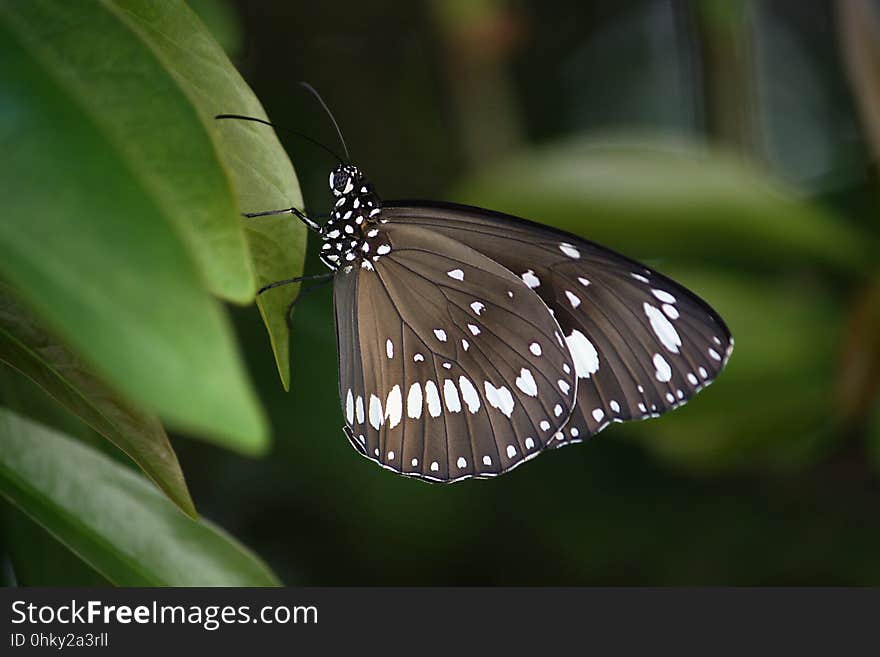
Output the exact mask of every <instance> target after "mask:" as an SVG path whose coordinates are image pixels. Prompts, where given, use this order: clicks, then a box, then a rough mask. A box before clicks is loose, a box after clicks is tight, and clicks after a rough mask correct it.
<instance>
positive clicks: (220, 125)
mask: <svg viewBox="0 0 880 657" xmlns="http://www.w3.org/2000/svg"><path fill="white" fill-rule="evenodd" d="M104 4H105V5H106V6H108V7H113V8H115V11H116V13H117V15H118V16H119V17H120V19H121V20H123V21H124V22H125V23H126V24H127V25H129V27H130V28H131V29H132V31H133V32H134V34H136V35H137V36H138V37H139V38H140V39H142V40H143V41H144V42H145V43H147V44H149V46H150V48H151V49H152V50H153V52H154V53H155V54H156V56H157V57H158V58H159V59H160V60H161V61H162V63H163V64H164V66H165V67H167V69H168V71H169V72H170V73H171V74H172V75H173V76H174V78H175V79H176V80H177V81H178V83H179V84H180V86H181V88H183V89H185V90H186V93H187V95H188V97H189V99H190V101H191V102H192V103H193V105H194V106H195V108H196V109H197V111H198V112H199V115H200V116H201V118H202V121H203V122H205V123H206V124H208V131H209V133H210V134H211V136H212V137H213V139H214V144H215V146H216V149H217V154H218V155H219V157H220V160H221V162H222V163H223V165H224V167H225V169H226V172H227V175H228V176H229V180H230V181H231V184H232V189H233V192H234V194H235V197H236V198H237V200H238V204H239V208H240V210H241V211H243V212H253V211H262V210H275V209H281V208H289V207H293V206H296V207H298V208H300V209H302V208H303V201H302V195H301V193H300V189H299V182H298V181H297V179H296V175H295V174H294V171H293V167H292V166H291V164H290V160H289V159H288V158H287V155H286V154H285V152H284V149H283V148H282V147H281V144H280V143H279V141H278V138H277V137H276V136H275V133H274V132H273V131H272V129H271V128H269V127H266V126H261V125H257V124H254V123H248V122H244V121H215V120H214V116H215V115H217V114H244V115H247V116H254V117H258V118H262V119H265V118H266V113H265V111H264V110H263V107H262V105H260V102H259V101H258V100H257V98H256V96H254V94H253V92H252V91H251V90H250V88H249V87H248V86H247V84H246V83H245V82H244V80H242V78H241V76H239V74H238V73H237V72H236V71H235V69H234V68H233V67H232V65H231V64H230V63H229V60H228V58H227V57H226V55H225V54H224V53H223V51H222V50H221V48H220V46H219V45H218V44H217V43H216V42H215V41H214V40H213V39H211V38H210V37H209V36H208V35H207V33H206V30H205V28H204V26H203V25H202V24H201V22H200V21H199V19H198V17H197V16H196V15H195V14H194V13H193V12H192V11H190V10H189V8H187V7H182V6H180V4H179V3H176V2H168V1H165V2H153V1H148V0H126V1H125V2H111V1H110V0H105V2H104ZM243 222H244V226H245V235H246V237H247V241H248V246H249V249H250V257H251V262H252V267H253V269H254V272H255V273H256V278H257V284H258V285H259V286H262V285H265V284H266V283H272V282H274V281H280V280H283V279H287V278H293V277H295V276H299V275H300V274H301V273H302V267H303V261H304V258H305V246H306V230H305V228H304V226H303V225H302V224H301V223H300V222H299V221H296V220H294V219H291V217H290V216H289V215H281V216H275V217H263V218H259V219H244V220H243ZM298 287H299V286H297V285H287V286H283V287H279V288H275V289H273V290H270V291H269V292H266V293H265V294H262V295H260V296H259V297H258V298H257V305H258V306H259V309H260V313H261V315H262V317H263V322H264V323H265V325H266V328H267V329H268V331H269V339H270V342H271V345H272V350H273V352H274V354H275V362H276V364H277V366H278V372H279V374H280V376H281V381H282V384H283V385H284V387H285V389H287V388H289V386H290V362H289V361H290V356H289V350H288V343H289V339H290V336H289V329H288V325H287V319H286V314H287V307H288V305H289V304H290V302H291V301H292V300H293V299H294V297H295V296H296V294H297V292H298Z"/></svg>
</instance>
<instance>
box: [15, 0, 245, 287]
mask: <svg viewBox="0 0 880 657" xmlns="http://www.w3.org/2000/svg"><path fill="white" fill-rule="evenodd" d="M166 4H169V5H171V3H166ZM174 4H177V3H174ZM3 9H4V13H5V18H6V21H7V23H8V25H9V26H10V27H11V29H12V30H13V31H14V32H16V33H17V35H18V36H19V38H20V40H21V41H22V42H23V44H24V45H25V47H26V48H27V50H28V51H29V53H30V55H31V57H33V58H34V59H36V60H38V61H39V62H40V63H41V65H42V67H43V68H44V70H45V71H46V72H47V74H48V75H50V76H51V77H52V78H54V81H55V82H56V84H58V85H59V86H60V87H62V88H63V90H64V91H65V93H66V94H67V95H68V96H69V97H70V100H71V101H72V102H74V103H76V104H77V105H79V107H80V108H81V109H82V111H84V113H85V114H87V116H88V118H89V119H90V120H91V121H92V122H93V123H94V124H95V125H96V126H97V127H98V128H99V129H100V130H101V131H102V132H103V133H104V134H105V135H106V136H107V138H108V139H109V140H110V142H111V143H112V145H113V148H114V150H115V151H116V153H117V154H118V157H119V158H120V159H121V160H122V161H123V162H124V163H125V165H126V167H127V168H128V169H129V170H130V172H131V175H132V176H133V177H134V178H135V179H136V180H137V181H138V183H139V185H140V186H141V187H142V188H143V189H144V190H145V191H147V192H148V193H149V195H150V196H151V198H152V199H153V200H154V202H155V203H156V205H157V206H158V207H159V209H160V210H161V212H162V213H163V215H164V216H165V217H167V219H168V220H169V221H170V222H172V223H173V225H174V226H175V227H176V228H177V229H178V230H179V233H180V235H181V236H182V237H183V238H184V239H185V240H186V244H187V246H188V247H189V251H190V253H191V254H192V256H193V258H194V260H195V262H196V263H197V265H198V267H199V270H200V271H201V273H202V275H203V276H204V279H205V281H206V283H207V285H208V286H209V287H210V289H211V290H212V291H213V292H214V293H216V294H218V295H220V296H222V297H224V298H227V299H231V300H234V301H239V302H247V301H250V299H251V298H252V296H253V293H254V280H253V274H252V272H251V268H250V263H249V262H248V254H247V246H246V242H245V238H244V233H243V231H242V228H241V225H240V222H239V220H238V219H239V218H238V214H237V212H236V203H235V198H234V196H233V193H232V187H231V185H230V182H229V178H228V176H227V175H226V172H225V171H224V168H223V166H222V164H221V162H220V160H219V158H218V157H217V151H216V148H215V145H214V143H213V142H212V140H211V136H210V133H209V132H208V131H207V130H206V129H205V122H204V120H203V117H202V116H201V115H200V113H199V112H198V111H197V109H196V108H195V107H194V106H193V103H192V101H191V100H190V98H189V93H188V91H189V90H188V88H187V86H186V84H181V83H180V82H179V81H178V80H177V79H176V77H175V76H174V74H173V72H172V70H170V69H169V67H168V66H167V64H166V63H165V62H163V61H162V60H161V59H160V58H159V57H158V56H157V54H158V53H155V52H154V51H153V50H154V49H153V47H152V44H151V43H150V42H149V41H147V40H143V39H140V38H138V36H137V32H135V31H134V30H132V29H131V28H130V27H129V25H127V24H126V22H125V21H124V20H120V18H119V17H118V16H117V15H116V13H115V11H113V5H112V4H111V3H105V4H102V3H101V2H63V1H59V0H36V1H34V2H12V3H8V2H7V3H4V7H3ZM184 12H187V13H188V10H186V8H185V7H178V8H177V9H176V13H177V14H183V13H184ZM191 37H192V38H194V39H195V38H198V37H199V34H198V32H192V33H191ZM202 38H209V37H207V35H203V36H202ZM184 59H185V60H188V61H189V60H192V59H193V57H192V55H190V56H189V57H185V58H184ZM227 68H231V66H230V65H229V64H227Z"/></svg>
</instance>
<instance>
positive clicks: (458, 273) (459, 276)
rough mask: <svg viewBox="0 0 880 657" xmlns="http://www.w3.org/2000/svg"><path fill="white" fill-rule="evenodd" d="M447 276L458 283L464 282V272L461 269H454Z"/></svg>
mask: <svg viewBox="0 0 880 657" xmlns="http://www.w3.org/2000/svg"><path fill="white" fill-rule="evenodd" d="M446 275H447V276H449V278H454V279H455V280H457V281H463V280H464V272H463V271H462V270H461V269H453V270H451V271H448V272H446Z"/></svg>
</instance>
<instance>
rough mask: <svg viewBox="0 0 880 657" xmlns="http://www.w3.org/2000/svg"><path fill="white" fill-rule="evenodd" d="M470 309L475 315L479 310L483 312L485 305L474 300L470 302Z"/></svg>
mask: <svg viewBox="0 0 880 657" xmlns="http://www.w3.org/2000/svg"><path fill="white" fill-rule="evenodd" d="M471 310H473V311H474V312H475V313H476V314H477V315H479V314H480V313H481V312H483V311H484V310H486V306H484V305H483V304H482V303H480V302H479V301H474V302H473V303H472V304H471Z"/></svg>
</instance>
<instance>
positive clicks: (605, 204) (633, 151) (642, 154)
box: [456, 137, 870, 273]
mask: <svg viewBox="0 0 880 657" xmlns="http://www.w3.org/2000/svg"><path fill="white" fill-rule="evenodd" d="M456 196H457V198H458V199H459V200H462V201H464V202H467V203H475V204H478V205H482V206H484V207H491V208H493V209H496V210H500V211H503V212H509V213H511V214H514V215H518V216H521V217H526V218H529V219H533V220H535V221H539V222H542V223H549V224H553V225H556V226H558V227H560V228H564V229H566V230H570V231H572V232H574V233H578V234H581V235H583V236H585V237H587V238H589V239H592V240H595V241H597V242H600V243H604V244H607V245H608V246H612V247H615V248H619V249H624V250H626V251H627V252H628V253H629V254H630V255H633V256H638V257H650V258H655V257H663V258H677V259H688V260H691V261H703V262H717V261H719V260H726V261H728V262H735V263H737V264H742V263H746V262H748V263H757V264H759V265H761V266H765V267H776V268H779V267H786V266H790V265H793V264H794V265H798V264H800V265H803V264H805V263H813V262H816V263H821V264H823V265H825V266H830V267H833V268H836V269H839V270H841V271H844V272H849V273H851V272H852V271H853V270H856V271H858V270H860V269H861V268H863V267H864V266H865V265H866V264H867V263H868V262H869V260H870V258H869V255H870V254H869V250H868V247H867V245H866V244H865V243H864V241H863V240H861V239H860V237H859V234H858V233H857V232H856V231H855V230H853V229H851V228H849V227H848V226H846V225H845V224H844V223H842V222H840V221H837V220H835V218H834V217H832V216H830V215H829V214H828V213H826V212H823V211H821V210H820V209H818V208H817V207H815V206H813V205H811V204H809V203H807V202H804V201H803V200H801V199H799V198H797V196H796V195H795V194H793V193H792V192H791V191H787V190H785V189H784V188H782V187H780V186H779V185H778V184H775V183H774V182H773V181H772V180H771V179H770V177H769V175H768V174H766V173H764V172H762V171H760V170H757V169H753V168H749V167H747V166H746V165H745V163H743V162H742V161H740V160H737V159H735V158H733V157H731V156H726V155H723V154H719V153H715V152H712V151H709V150H706V149H704V148H701V147H697V146H694V145H687V144H686V143H683V142H680V141H676V140H672V139H665V138H658V137H645V138H642V139H639V138H628V139H613V138H607V139H599V138H596V139H584V140H581V141H576V142H573V143H566V144H562V145H557V146H551V147H546V148H543V149H539V150H536V151H530V152H527V153H524V154H523V155H522V156H521V157H518V158H515V159H512V160H508V161H505V162H502V163H500V164H498V165H497V166H494V167H490V168H488V169H487V170H485V171H483V172H480V173H479V174H477V175H476V176H474V177H473V178H471V179H469V180H467V181H464V182H463V183H462V185H461V186H460V187H459V189H458V190H457V192H456Z"/></svg>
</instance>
